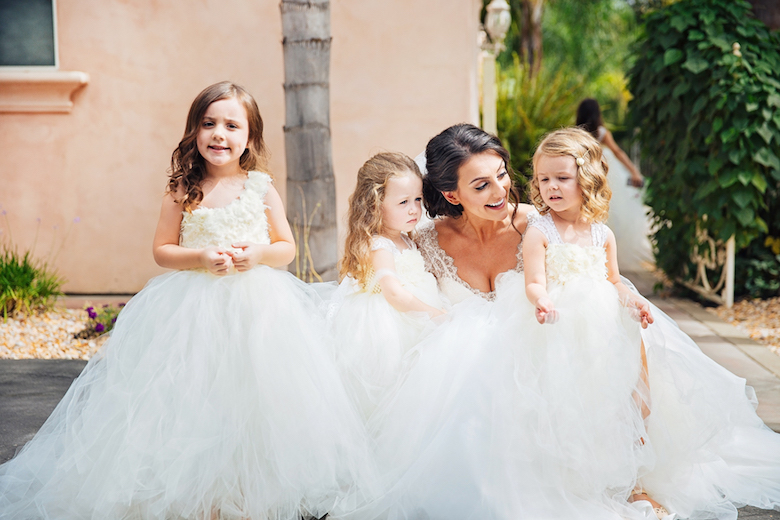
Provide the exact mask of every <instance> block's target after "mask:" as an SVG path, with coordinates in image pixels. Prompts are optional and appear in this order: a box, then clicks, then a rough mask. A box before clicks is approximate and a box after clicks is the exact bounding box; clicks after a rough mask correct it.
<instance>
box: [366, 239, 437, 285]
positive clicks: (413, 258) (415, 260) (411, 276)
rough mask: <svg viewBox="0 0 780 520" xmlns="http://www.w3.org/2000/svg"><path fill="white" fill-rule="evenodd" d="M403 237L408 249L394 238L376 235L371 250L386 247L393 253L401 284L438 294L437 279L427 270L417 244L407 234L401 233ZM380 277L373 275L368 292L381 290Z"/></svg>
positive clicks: (396, 271)
mask: <svg viewBox="0 0 780 520" xmlns="http://www.w3.org/2000/svg"><path fill="white" fill-rule="evenodd" d="M401 239H402V240H403V241H404V243H406V245H407V246H408V249H404V250H403V251H401V250H400V249H398V247H397V246H396V245H395V243H393V241H392V240H390V239H388V238H385V237H382V236H378V235H376V236H374V237H373V241H372V243H371V250H372V251H376V250H378V249H384V250H386V251H390V252H391V253H393V261H394V262H395V274H396V275H397V276H398V279H399V280H400V281H401V285H405V286H409V285H411V286H413V287H415V288H416V289H418V290H421V291H423V292H424V293H426V294H434V295H435V294H436V293H437V291H438V289H437V287H436V279H435V278H434V277H433V276H431V274H430V273H428V272H427V271H426V270H425V261H424V260H423V257H422V255H421V254H420V251H419V250H418V249H417V245H416V244H415V243H414V242H413V241H412V240H411V239H410V238H409V237H407V236H406V235H401ZM378 281H379V277H378V276H376V275H372V276H371V278H370V279H369V280H368V282H367V283H366V291H367V292H380V290H379V285H378Z"/></svg>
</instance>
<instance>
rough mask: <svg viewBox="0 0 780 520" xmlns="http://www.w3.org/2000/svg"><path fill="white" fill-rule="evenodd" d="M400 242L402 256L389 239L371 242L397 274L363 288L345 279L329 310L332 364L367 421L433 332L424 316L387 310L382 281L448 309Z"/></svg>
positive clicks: (413, 253)
mask: <svg viewBox="0 0 780 520" xmlns="http://www.w3.org/2000/svg"><path fill="white" fill-rule="evenodd" d="M401 238H402V240H404V242H405V243H406V245H407V249H404V250H403V251H401V250H399V248H398V247H397V246H396V245H395V244H394V243H393V241H392V240H390V239H388V238H385V237H382V236H374V237H373V239H372V245H371V250H372V251H376V250H379V249H384V250H386V251H389V252H390V253H392V255H393V260H394V262H395V272H392V271H388V272H384V273H383V272H379V273H372V275H371V277H370V279H369V280H368V282H367V284H366V287H365V288H362V287H360V286H359V284H358V283H357V281H356V280H354V279H353V278H351V277H347V278H345V279H344V280H343V281H342V282H341V284H340V286H339V289H338V290H337V291H336V294H335V295H334V296H333V299H332V302H331V304H330V306H331V311H330V313H331V314H332V318H331V320H330V322H331V331H332V336H333V337H334V338H335V345H334V346H335V349H336V360H337V363H338V365H339V368H340V369H341V371H342V375H343V377H344V379H345V383H346V385H347V387H348V389H349V391H350V393H351V395H352V397H353V399H354V400H355V402H356V404H357V406H358V407H359V409H360V410H361V411H362V413H363V417H364V419H366V420H367V419H368V418H369V417H370V416H371V414H372V413H373V412H374V410H375V409H376V406H377V405H378V404H379V402H381V400H382V399H384V398H385V397H386V395H387V393H388V391H389V390H390V389H391V388H393V387H394V386H395V385H396V384H398V382H399V380H400V379H401V378H402V376H403V374H404V367H405V366H407V362H408V360H407V359H405V355H406V353H407V352H408V351H409V349H411V348H412V347H413V346H414V345H415V344H417V342H418V341H419V340H420V339H421V338H422V337H423V335H424V334H425V333H426V332H428V331H430V330H432V328H433V323H432V321H431V319H430V317H429V315H428V314H427V313H424V312H399V311H397V310H396V309H395V308H394V307H393V306H392V305H390V303H388V301H387V300H386V299H385V297H384V295H383V294H382V290H381V288H380V287H379V280H380V278H381V277H383V276H394V277H396V278H397V279H398V280H399V281H400V282H401V286H402V287H403V288H404V289H406V290H408V291H409V292H411V293H412V294H413V295H414V296H415V297H417V298H418V299H419V300H420V301H422V302H423V303H425V304H427V305H430V306H431V307H435V308H438V309H444V308H445V307H446V303H445V302H444V301H443V300H442V298H441V297H440V295H439V290H438V287H437V286H436V279H435V278H434V277H433V275H431V274H430V273H428V272H427V271H426V270H425V262H424V260H423V258H422V256H421V255H420V252H419V251H418V250H417V246H416V245H415V244H414V242H412V240H411V239H410V238H409V237H407V236H406V235H405V234H402V235H401Z"/></svg>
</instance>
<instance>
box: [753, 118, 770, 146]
mask: <svg viewBox="0 0 780 520" xmlns="http://www.w3.org/2000/svg"><path fill="white" fill-rule="evenodd" d="M756 133H757V134H758V135H760V136H761V137H762V138H763V139H764V141H765V142H766V144H769V143H770V142H772V137H774V135H775V133H774V132H773V131H772V130H770V129H769V124H768V123H767V122H766V121H764V124H763V125H761V128H759V129H758V130H756Z"/></svg>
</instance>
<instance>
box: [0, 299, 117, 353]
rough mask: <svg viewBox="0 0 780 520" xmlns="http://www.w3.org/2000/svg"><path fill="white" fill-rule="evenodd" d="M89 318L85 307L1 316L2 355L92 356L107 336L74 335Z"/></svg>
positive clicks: (0, 338)
mask: <svg viewBox="0 0 780 520" xmlns="http://www.w3.org/2000/svg"><path fill="white" fill-rule="evenodd" d="M88 320H89V318H88V316H87V313H86V312H84V311H83V310H76V309H64V308H56V309H54V310H52V311H50V312H46V313H43V314H37V315H32V316H27V317H20V318H18V319H14V318H8V319H7V320H5V321H3V320H2V318H0V359H84V360H86V359H89V358H90V357H91V356H92V354H94V353H95V351H97V349H98V348H99V347H100V346H101V345H102V344H103V343H105V341H106V339H107V338H108V336H101V337H99V338H95V339H76V338H74V337H73V335H74V334H76V333H77V332H80V331H81V330H83V329H84V328H85V327H86V325H87V321H88Z"/></svg>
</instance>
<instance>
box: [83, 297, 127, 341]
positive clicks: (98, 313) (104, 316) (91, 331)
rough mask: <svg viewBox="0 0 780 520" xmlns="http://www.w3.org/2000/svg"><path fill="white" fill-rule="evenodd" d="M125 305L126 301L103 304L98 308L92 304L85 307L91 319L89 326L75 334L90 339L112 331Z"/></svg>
mask: <svg viewBox="0 0 780 520" xmlns="http://www.w3.org/2000/svg"><path fill="white" fill-rule="evenodd" d="M124 306H125V304H124V303H120V304H119V305H103V306H102V307H100V308H98V309H97V310H96V309H95V307H93V306H91V305H90V306H89V307H87V308H85V309H84V310H85V311H86V313H87V316H89V320H90V321H89V323H88V324H87V327H86V328H85V329H84V330H82V331H81V332H77V333H76V334H75V335H74V336H75V337H76V338H80V339H89V338H96V337H98V336H101V335H103V334H106V333H107V332H110V331H111V329H113V328H114V324H115V323H116V319H117V318H118V317H119V313H120V312H121V311H122V308H123V307H124Z"/></svg>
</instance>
